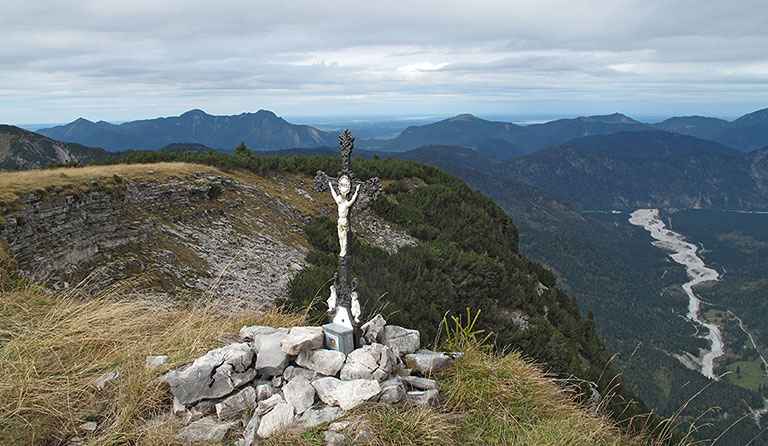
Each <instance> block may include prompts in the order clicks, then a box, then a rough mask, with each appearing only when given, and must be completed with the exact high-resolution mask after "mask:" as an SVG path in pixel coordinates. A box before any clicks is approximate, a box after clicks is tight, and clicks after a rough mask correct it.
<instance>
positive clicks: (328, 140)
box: [37, 110, 338, 151]
mask: <svg viewBox="0 0 768 446" xmlns="http://www.w3.org/2000/svg"><path fill="white" fill-rule="evenodd" d="M37 132H38V133H40V134H42V135H45V136H48V137H50V138H54V139H57V140H59V141H67V142H77V143H80V144H84V145H88V146H92V147H102V148H104V149H107V150H110V151H118V150H157V149H160V148H161V147H164V146H166V145H168V144H173V143H197V144H203V145H205V146H208V147H212V148H214V149H224V150H233V149H234V148H235V147H236V146H237V145H238V144H239V143H240V142H241V141H242V142H245V144H246V145H247V146H248V147H250V148H251V149H253V150H275V149H289V148H294V147H304V148H306V147H322V146H335V145H338V138H337V137H336V136H335V135H331V134H330V133H326V132H323V131H321V130H318V129H316V128H314V127H310V126H308V125H294V124H291V123H289V122H287V121H285V120H284V119H282V118H280V117H278V116H276V115H275V114H274V113H272V112H271V111H267V110H259V111H258V112H256V113H241V114H239V115H232V116H213V115H209V114H207V113H205V112H204V111H202V110H190V111H188V112H186V113H184V114H182V115H181V116H174V117H169V118H156V119H147V120H141V121H131V122H126V123H123V124H119V125H116V124H110V123H108V122H104V121H99V122H91V121H89V120H87V119H83V118H80V119H77V120H76V121H74V122H71V123H69V124H66V125H62V126H58V127H52V128H48V129H40V130H38V131H37Z"/></svg>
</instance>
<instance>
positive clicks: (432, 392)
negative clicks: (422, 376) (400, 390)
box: [406, 389, 439, 406]
mask: <svg viewBox="0 0 768 446" xmlns="http://www.w3.org/2000/svg"><path fill="white" fill-rule="evenodd" d="M438 396H439V392H438V391H437V390H436V389H429V390H412V391H410V392H407V393H406V402H407V403H408V404H410V405H413V406H434V405H436V404H437V401H438Z"/></svg>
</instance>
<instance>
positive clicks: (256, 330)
mask: <svg viewBox="0 0 768 446" xmlns="http://www.w3.org/2000/svg"><path fill="white" fill-rule="evenodd" d="M277 331H278V329H277V328H274V327H266V326H264V325H254V326H251V327H248V326H243V328H241V329H240V337H241V338H243V339H245V340H246V341H253V340H254V339H256V337H258V336H269V335H271V334H274V333H276V332H277Z"/></svg>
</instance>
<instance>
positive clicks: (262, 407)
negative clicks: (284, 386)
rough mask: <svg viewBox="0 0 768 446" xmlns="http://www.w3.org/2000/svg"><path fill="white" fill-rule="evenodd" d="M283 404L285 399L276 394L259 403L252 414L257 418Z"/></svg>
mask: <svg viewBox="0 0 768 446" xmlns="http://www.w3.org/2000/svg"><path fill="white" fill-rule="evenodd" d="M284 402H285V399H283V395H281V394H279V393H277V394H275V395H272V396H271V397H269V398H267V399H265V400H264V401H259V404H258V405H257V406H256V410H255V412H254V413H255V414H256V415H259V416H261V415H264V414H265V413H267V412H269V411H270V410H272V409H273V408H275V406H277V405H278V404H282V403H284Z"/></svg>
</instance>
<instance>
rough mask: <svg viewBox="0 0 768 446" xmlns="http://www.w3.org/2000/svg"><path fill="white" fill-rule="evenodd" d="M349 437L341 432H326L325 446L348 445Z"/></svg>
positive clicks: (324, 437) (324, 435)
mask: <svg viewBox="0 0 768 446" xmlns="http://www.w3.org/2000/svg"><path fill="white" fill-rule="evenodd" d="M346 442H347V437H345V436H344V434H342V433H340V432H334V431H325V433H324V434H323V444H324V445H326V446H341V445H343V444H346Z"/></svg>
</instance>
